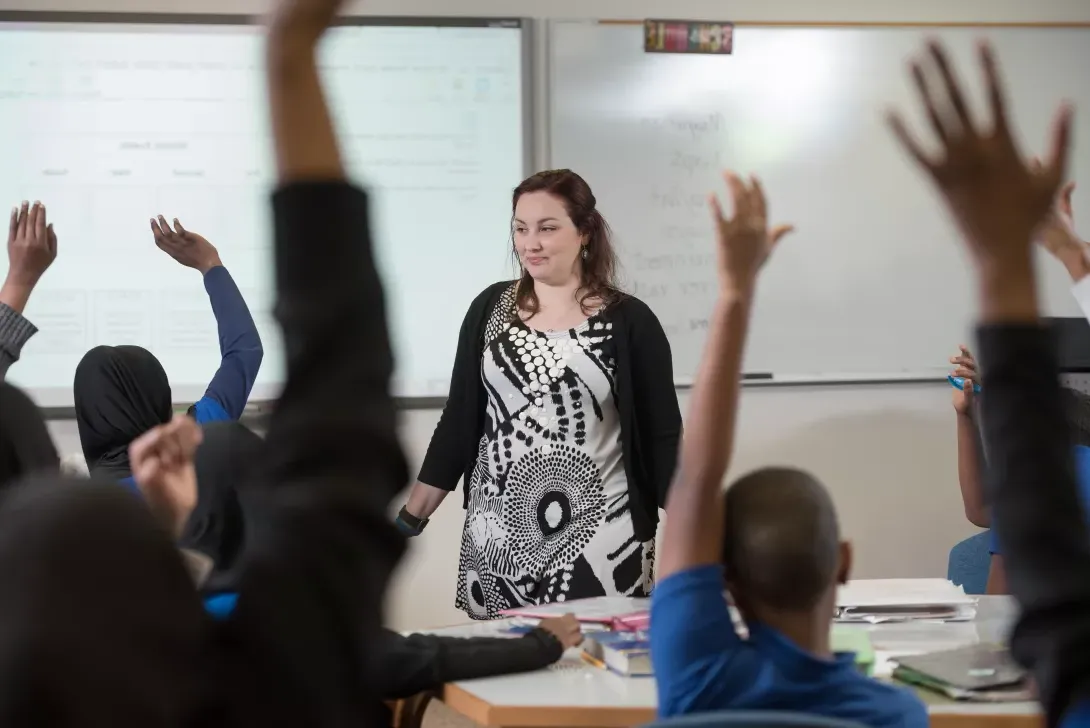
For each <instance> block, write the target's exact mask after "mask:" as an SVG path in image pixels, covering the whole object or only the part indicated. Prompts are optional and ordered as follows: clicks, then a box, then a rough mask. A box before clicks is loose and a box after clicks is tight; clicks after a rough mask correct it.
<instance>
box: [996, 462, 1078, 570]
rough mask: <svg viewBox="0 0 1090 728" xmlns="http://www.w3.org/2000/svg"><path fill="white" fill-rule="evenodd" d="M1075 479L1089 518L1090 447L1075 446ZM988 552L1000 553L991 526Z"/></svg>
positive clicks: (1001, 551) (1000, 550) (997, 537)
mask: <svg viewBox="0 0 1090 728" xmlns="http://www.w3.org/2000/svg"><path fill="white" fill-rule="evenodd" d="M1075 479H1076V481H1078V484H1079V500H1080V501H1082V510H1083V514H1084V515H1086V516H1088V519H1087V520H1090V447H1086V446H1085V445H1077V446H1076V447H1075ZM988 552H989V553H992V554H1002V553H1003V550H1002V549H1001V548H1000V547H999V535H998V534H997V533H996V532H995V529H994V528H993V529H992V530H991V531H989V532H988Z"/></svg>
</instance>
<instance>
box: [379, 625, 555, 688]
mask: <svg viewBox="0 0 1090 728" xmlns="http://www.w3.org/2000/svg"><path fill="white" fill-rule="evenodd" d="M563 654H564V648H563V646H562V645H561V644H560V640H558V639H557V638H556V637H554V636H553V635H551V634H550V633H548V632H546V631H545V630H543V629H535V630H534V631H532V632H530V633H529V634H527V635H525V636H523V637H520V638H517V639H505V638H503V637H469V638H463V637H440V636H437V635H429V634H414V635H409V636H408V637H405V636H402V635H400V634H396V633H394V632H389V633H387V635H386V640H385V649H384V650H383V652H382V653H381V659H382V664H383V670H382V679H383V682H382V684H381V689H382V697H383V699H386V700H394V699H398V698H406V697H409V696H410V695H415V694H416V693H419V692H423V691H424V690H431V689H433V688H437V687H439V686H441V685H444V684H446V683H450V682H457V681H459V680H474V679H477V678H482V677H492V676H494V675H510V674H514V673H518V672H530V671H532V670H540V669H541V668H543V667H547V666H548V665H551V664H552V663H554V662H556V661H557V660H559V659H560V657H561V655H563Z"/></svg>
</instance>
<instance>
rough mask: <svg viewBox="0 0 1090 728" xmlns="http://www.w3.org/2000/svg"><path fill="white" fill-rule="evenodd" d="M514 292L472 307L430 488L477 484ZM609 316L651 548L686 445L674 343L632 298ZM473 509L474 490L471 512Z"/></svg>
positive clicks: (436, 440) (636, 500) (430, 464)
mask: <svg viewBox="0 0 1090 728" xmlns="http://www.w3.org/2000/svg"><path fill="white" fill-rule="evenodd" d="M512 286H514V282H512V281H502V282H500V283H495V284H493V285H491V286H489V287H488V288H486V289H485V290H484V291H483V292H481V294H480V295H479V296H477V297H476V298H475V299H474V300H473V303H471V304H470V306H469V311H468V312H467V313H466V317H465V320H464V321H463V322H462V328H461V331H460V333H459V334H458V351H457V353H456V354H455V356H454V371H453V372H452V374H451V378H450V394H449V395H448V397H447V403H446V406H445V407H444V408H443V414H442V416H441V417H440V418H439V424H438V425H437V426H436V428H435V433H434V434H433V435H432V439H431V445H429V446H428V454H427V455H426V456H425V457H424V464H423V466H421V468H420V478H419V479H420V482H422V483H426V484H427V485H431V486H434V487H436V488H442V489H443V490H454V489H455V488H456V487H457V485H458V479H459V478H462V479H463V480H464V481H465V482H467V483H468V481H469V476H470V475H471V473H472V472H473V466H474V464H475V463H476V460H477V445H478V443H479V442H480V439H481V435H482V434H483V433H484V426H485V410H486V407H487V404H488V400H487V394H486V392H485V388H484V384H483V383H482V381H481V361H482V358H483V356H484V342H485V328H486V326H487V325H488V322H489V319H490V318H491V315H492V313H493V311H494V310H495V308H496V306H497V305H500V304H501V303H503V304H504V305H506V304H507V303H508V302H509V301H510V296H504V293H505V292H507V291H509V290H510V289H511V287H512ZM501 299H503V300H502V301H501ZM602 315H603V317H604V318H605V319H606V320H607V321H609V322H611V323H612V324H613V333H614V337H613V338H614V342H615V343H616V346H617V377H616V380H617V409H618V412H619V414H620V422H621V447H622V449H623V452H624V468H625V474H626V475H627V477H628V489H629V493H630V495H631V499H630V500H631V502H632V522H633V527H634V529H635V535H636V537H637V538H638V539H640V540H641V541H647V540H650V539H652V538H654V536H655V529H656V527H657V526H658V520H659V514H658V509H659V508H662V507H663V504H664V503H665V502H666V492H667V490H668V489H669V487H670V480H671V479H672V478H673V476H674V466H675V464H676V463H677V448H678V440H679V439H680V438H681V411H680V410H679V408H678V403H677V390H676V389H675V388H674V367H673V360H672V358H671V355H670V342H669V341H667V339H666V332H664V331H663V330H662V325H661V324H659V320H658V319H657V318H656V317H655V314H654V313H652V312H651V309H650V308H648V306H647V304H645V303H644V302H643V301H640V300H639V299H637V298H633V297H632V296H624V297H623V298H621V299H620V300H619V301H617V302H615V303H613V304H611V305H610V306H609V307H607V308H606V310H605V311H604V312H603V314H602ZM636 392H639V396H638V397H637V396H636ZM468 502H469V492H468V489H467V491H466V493H465V500H464V503H463V505H465V504H468Z"/></svg>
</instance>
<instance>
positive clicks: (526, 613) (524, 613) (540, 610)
mask: <svg viewBox="0 0 1090 728" xmlns="http://www.w3.org/2000/svg"><path fill="white" fill-rule="evenodd" d="M650 605H651V600H650V599H647V598H637V597H593V598H591V599H577V600H574V601H570V602H557V603H554V604H543V605H540V606H533V607H520V608H518V609H507V610H505V611H503V612H500V614H501V615H503V616H504V617H519V618H522V619H548V618H550V617H560V616H563V615H565V614H573V615H575V618H576V619H578V620H579V621H580V622H582V623H584V624H600V625H605V626H606V627H609V626H611V625H612V624H613V619H614V618H615V617H618V616H625V615H630V614H633V613H634V612H643V611H647V610H648V609H650Z"/></svg>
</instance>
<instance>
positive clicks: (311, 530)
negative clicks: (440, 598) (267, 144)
mask: <svg viewBox="0 0 1090 728" xmlns="http://www.w3.org/2000/svg"><path fill="white" fill-rule="evenodd" d="M273 209H274V221H275V230H276V235H275V239H276V245H275V249H276V285H277V304H276V315H277V318H278V319H279V322H280V325H281V328H282V331H283V338H284V355H285V360H286V361H285V363H286V369H287V382H286V384H285V386H284V390H283V393H282V394H281V396H280V399H279V401H278V403H277V407H276V411H275V412H274V414H273V415H272V418H271V422H270V424H269V429H268V435H267V437H266V439H265V442H264V449H263V452H262V462H261V463H260V465H259V467H258V468H257V472H256V473H255V477H254V478H253V483H254V485H253V486H252V487H251V489H250V492H251V494H252V496H253V498H252V501H251V502H252V507H253V511H252V512H253V513H254V518H253V519H252V527H251V528H250V529H249V532H248V534H247V549H246V557H245V558H246V561H245V564H244V569H243V572H242V576H241V579H240V583H239V598H238V604H237V607H236V608H235V611H234V613H233V615H232V618H231V619H230V620H228V621H227V622H224V623H223V625H222V629H223V635H222V640H221V642H220V648H221V649H224V648H226V652H227V655H228V660H227V664H226V665H223V669H225V670H226V671H228V675H226V676H225V677H226V678H228V680H229V684H231V685H232V690H233V691H238V692H239V693H241V694H236V695H234V697H233V699H232V700H231V701H230V703H231V704H232V705H234V706H235V708H236V710H237V711H242V712H244V715H237V716H235V718H236V720H235V721H234V724H238V725H263V726H271V725H285V726H286V725H292V726H304V725H305V726H349V725H366V724H367V723H368V722H370V721H372V720H373V719H374V716H375V706H376V705H377V704H378V702H379V701H380V700H381V696H380V695H379V691H378V688H377V681H378V678H379V675H380V672H381V670H380V667H381V666H380V665H378V664H376V662H377V656H378V655H379V654H380V653H381V644H380V643H381V640H382V639H383V629H382V618H381V608H382V601H383V596H384V594H385V591H386V584H387V580H388V578H389V576H390V573H391V572H392V570H393V568H394V566H395V565H396V563H397V561H398V559H399V558H400V556H401V554H402V552H403V550H404V539H403V538H402V537H401V536H400V535H399V534H398V532H397V529H396V528H395V527H394V525H393V524H392V523H391V522H390V520H389V518H388V517H387V510H388V507H389V504H390V502H391V500H392V499H393V497H394V496H395V495H396V494H397V493H398V492H399V491H400V490H401V489H402V488H404V486H405V484H406V482H407V480H408V471H407V469H406V463H405V459H404V456H403V454H402V451H401V447H400V445H399V443H398V439H397V435H396V429H395V410H394V402H393V400H392V399H391V397H390V390H389V381H390V377H391V375H392V373H393V356H392V353H391V347H390V341H389V335H388V332H387V326H386V315H385V305H384V300H383V293H382V286H381V283H380V281H379V276H378V273H377V271H376V269H375V263H374V257H373V254H372V250H371V238H370V230H369V221H368V210H367V197H366V195H365V194H364V193H363V192H361V191H360V190H358V189H355V188H353V187H351V186H349V185H347V184H345V183H343V182H329V183H296V184H291V185H288V186H286V187H283V188H282V189H280V190H278V191H277V192H276V193H275V195H274V196H273ZM224 682H226V681H224Z"/></svg>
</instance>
